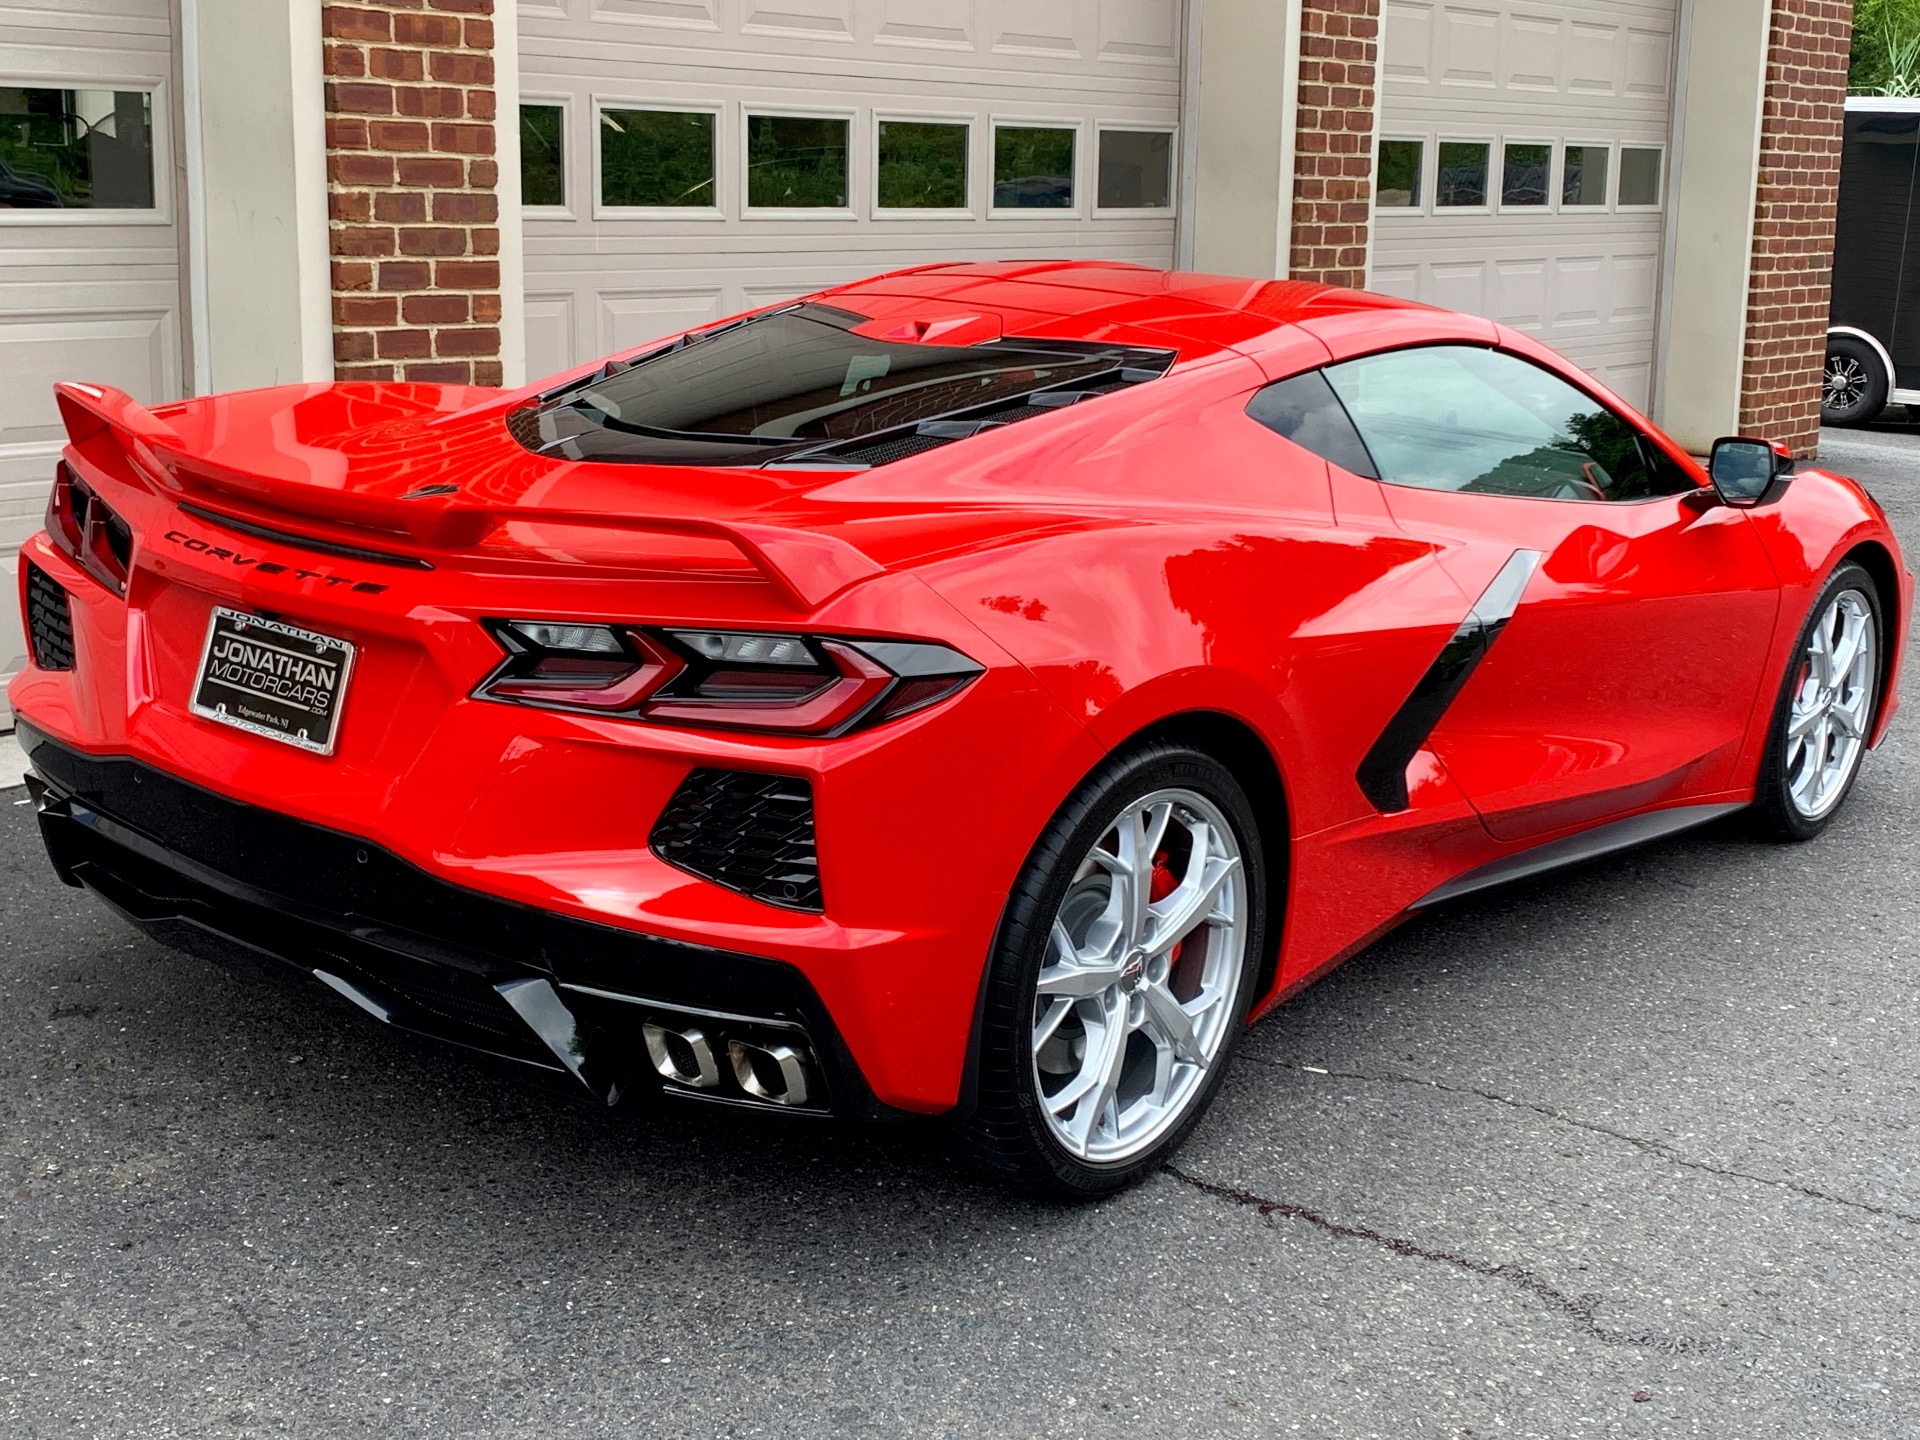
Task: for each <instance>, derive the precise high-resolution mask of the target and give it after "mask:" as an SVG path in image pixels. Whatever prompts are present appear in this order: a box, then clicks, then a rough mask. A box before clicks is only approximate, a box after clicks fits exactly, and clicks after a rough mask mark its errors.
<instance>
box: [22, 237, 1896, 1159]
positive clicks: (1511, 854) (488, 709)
mask: <svg viewBox="0 0 1920 1440" xmlns="http://www.w3.org/2000/svg"><path fill="white" fill-rule="evenodd" d="M58 398H59V405H60V409H61V412H62V415H63V417H64V420H65V424H66V428H67V431H68V435H69V444H68V445H67V447H66V449H65V452H64V455H63V457H62V459H61V460H60V462H59V465H58V470H57V475H56V477H55V480H54V486H53V493H52V499H51V502H50V504H49V508H48V511H47V521H46V529H45V530H44V532H43V533H41V534H39V535H37V536H35V537H34V538H33V539H32V540H31V541H30V542H29V543H28V544H27V545H26V546H25V548H24V550H23V552H22V556H21V563H20V567H19V573H20V594H21V601H22V604H23V606H24V609H25V615H26V621H27V628H28V634H29V637H30V645H31V652H32V654H31V664H30V665H29V667H28V668H27V669H26V670H25V671H24V672H23V673H22V674H21V675H20V676H19V677H18V678H17V679H16V680H15V681H14V682H13V685H12V688H11V692H10V695H11V699H12V702H13V706H14V709H15V711H16V713H17V715H18V717H19V725H20V734H21V736H22V739H23V742H24V745H25V748H26V751H27V754H28V757H29V759H30V761H31V765H32V770H33V774H32V777H31V781H30V783H31V787H32V791H33V795H34V798H35V800H36V803H37V805H38V809H39V820H40V825H41V828H42V832H43V835H44V838H45V842H46V847H47V851H48V853H49V855H50V857H51V859H52V863H53V866H54V868H55V869H56V870H57V871H58V873H59V875H60V877H61V878H62V879H64V880H66V881H67V882H68V883H70V884H74V885H82V886H86V887H89V888H91V889H92V890H94V891H96V892H98V894H99V895H100V896H101V897H102V898H103V899H105V900H106V901H107V902H108V903H109V904H110V905H112V906H114V907H115V908H116V909H118V910H119V911H120V912H122V913H123V914H124V915H126V916H127V917H128V918H130V919H131V920H132V921H134V922H135V923H136V924H138V925H140V926H142V927H144V928H145V929H146V930H147V931H149V932H151V933H152V934H153V935H155V936H157V937H159V938H160V939H161V940H163V941H166V942H168V943H170V944H173V945H175V946H178V947H180V948H183V949H187V950H191V951H195V952H200V953H203V954H208V955H210V956H213V957H214V958H221V959H225V958H237V957H243V956H245V957H265V958H267V959H269V960H270V961H274V962H284V964H285V965H287V966H291V967H293V969H294V971H296V972H298V983H301V984H307V985H310V986H311V987H312V992H313V994H314V995H315V996H316V997H318V996H325V995H331V996H334V997H338V998H339V999H340V1000H341V1001H343V1002H348V1003H351V1004H352V1005H355V1006H357V1007H359V1009H361V1010H363V1011H365V1012H367V1013H368V1014H370V1015H372V1016H375V1017H377V1018H378V1019H379V1020H382V1021H385V1022H387V1023H388V1024H391V1025H394V1026H398V1027H402V1028H405V1029H407V1030H411V1031H415V1032H420V1033H424V1034H427V1035H431V1036H435V1037H438V1038H440V1039H443V1040H447V1041H452V1042H455V1043H457V1044H461V1045H465V1046H469V1047H472V1048H474V1049H478V1050H481V1051H485V1052H488V1053H490V1054H492V1055H495V1056H499V1057H504V1058H505V1059H506V1060H508V1061H511V1062H516V1063H517V1064H519V1065H521V1066H525V1067H528V1068H529V1069H531V1070H539V1071H548V1072H551V1073H552V1076H553V1077H554V1079H555V1080H556V1081H558V1082H560V1083H565V1084H567V1085H569V1086H571V1085H574V1084H575V1082H576V1081H577V1082H578V1084H579V1085H582V1086H584V1087H586V1089H587V1090H588V1091H591V1092H592V1093H593V1094H594V1095H595V1096H598V1097H599V1098H600V1099H602V1100H604V1101H606V1102H608V1103H623V1102H642V1101H646V1100H648V1099H650V1098H653V1097H659V1098H661V1099H663V1100H668V1101H681V1100H685V1101H706V1102H715V1103H720V1104H727V1105H735V1106H747V1107H757V1108H760V1109H765V1110H774V1111H783V1112H787V1113H791V1114H796V1115H801V1114H804V1115H826V1114H839V1115H845V1116H854V1117H865V1118H873V1119H877V1118H883V1117H889V1116H902V1115H935V1114H950V1115H952V1116H953V1117H954V1120H955V1128H956V1130H957V1131H958V1132H959V1133H960V1134H962V1135H964V1136H965V1137H966V1138H967V1139H968V1140H969V1141H970V1143H971V1144H972V1146H973V1147H974V1149H975V1150H976V1152H977V1153H978V1154H979V1155H980V1156H981V1157H982V1158H983V1159H985V1160H986V1161H987V1162H988V1163H989V1164H990V1165H992V1166H994V1167H997V1168H998V1169H999V1170H1000V1171H1002V1172H1003V1173H1005V1174H1007V1175H1008V1176H1010V1177H1011V1178H1013V1179H1014V1180H1015V1181H1016V1182H1017V1183H1021V1184H1024V1185H1026V1186H1028V1187H1030V1188H1033V1189H1036V1190H1039V1191H1044V1192H1049V1193H1053V1194H1059V1195H1067V1196H1091V1195H1098V1194H1102V1193H1106V1192H1108V1191H1111V1190H1113V1189H1116V1188H1118V1187H1119V1186H1121V1185H1124V1184H1126V1183H1127V1182H1129V1181H1130V1180H1133V1179H1135V1178H1136V1177H1138V1176H1139V1175H1141V1174H1143V1173H1144V1172H1145V1171H1146V1170H1148V1169H1149V1168H1150V1167H1152V1166H1153V1165H1155V1164H1156V1163H1157V1162H1158V1161H1159V1160H1160V1159H1161V1158H1162V1157H1163V1156H1165V1155H1166V1154H1167V1153H1168V1152H1169V1151H1170V1150H1171V1149H1172V1147H1174V1146H1175V1145H1177V1144H1178V1143H1179V1142H1180V1141H1181V1139H1182V1137H1183V1136H1184V1135H1185V1134H1186V1133H1187V1132H1188V1131H1189V1130H1190V1129H1191V1128H1192V1127H1193V1125H1194V1124H1195V1123H1196V1122H1197V1120H1198V1119H1199V1117H1200V1115H1201V1114H1202V1112H1203V1111H1204V1109H1205V1108H1206V1106H1207V1104H1208V1102H1209V1101H1210V1099H1211V1098H1212V1096H1213V1094H1214V1092H1215V1091H1216V1090H1217V1088H1218V1086H1219V1084H1220V1081H1221V1076H1222V1073H1223V1071H1224V1069H1225V1067H1226V1065H1227V1063H1228V1061H1229V1059H1230V1058H1231V1056H1232V1054H1233V1051H1234V1048H1235V1045H1236V1042H1237V1040H1238V1037H1239V1036H1240V1034H1241V1033H1242V1032H1243V1031H1244V1030H1245V1028H1246V1025H1247V1023H1248V1021H1249V1019H1250V1018H1254V1017H1257V1016H1259V1015H1260V1014H1261V1013H1263V1012H1265V1011H1267V1010H1269V1009H1271V1008H1272V1007H1273V1006H1275V1005H1277V1004H1279V1003H1280V1002H1281V1001H1283V1000H1284V999H1286V997H1287V996H1289V995H1291V994H1293V993H1294V992H1295V991H1297V990H1299V989H1300V988H1301V987H1302V986H1304V985H1306V984H1307V983H1309V982H1310V981H1312V980H1313V979H1314V978H1315V977H1317V976H1319V975H1321V974H1322V973H1324V972H1325V971H1326V970H1328V969H1329V968H1330V967H1331V966H1333V965H1335V964H1337V963H1338V962H1339V961H1340V960H1342V959H1343V958H1345V957H1346V956H1349V955H1351V954H1353V953H1354V952H1355V951H1356V950H1357V949H1359V948H1360V947H1362V946H1364V945H1366V944H1367V943H1368V942H1369V941H1370V940H1372V939H1373V938H1375V937H1377V936H1379V935H1380V934H1382V933H1383V932H1385V931H1386V930H1387V929H1388V928H1390V927H1391V926H1393V925H1395V924H1396V923H1398V922H1400V921H1401V920H1403V919H1405V918H1406V917H1408V916H1410V915H1414V914H1417V913H1419V912H1420V911H1421V910H1422V909H1423V908H1424V907H1428V906H1432V905H1435V904H1438V903H1440V902H1442V901H1446V900H1450V899H1452V898H1454V897H1458V896H1461V895H1465V894H1469V893H1471V892H1473V891H1476V890H1480V889H1482V888H1484V887H1487V886H1491V885H1496V884H1499V883H1502V882H1506V881H1511V880H1514V879H1517V878H1520V877H1524V876H1529V875H1533V874H1536V873H1538V872H1541V871H1544V870H1546V869H1548V868H1550V867H1554V866H1558V865H1564V864H1567V863H1571V862H1575V861H1581V860H1586V859H1590V858H1592V857H1595V856H1598V855H1601V854H1604V853H1606V852H1609V851H1612V850H1616V849H1619V848H1621V847H1623V846H1627V845H1630V844H1634V843H1638V842H1641V841H1645V840H1649V839H1652V838H1654V837H1658V836H1662V835H1668V834H1671V833H1674V832H1677V831H1680V830H1682V829H1685V828H1686V827H1689V826H1694V825H1699V824H1702V823H1704V822H1707V821H1710V820H1714V819H1716V818H1718V817H1721V816H1728V815H1732V814H1734V813H1735V812H1742V811H1744V812H1746V814H1747V816H1748V818H1749V819H1750V820H1751V821H1752V823H1753V825H1754V826H1755V827H1756V828H1757V829H1759V830H1760V831H1762V832H1765V833H1767V834H1771V835H1773V836H1776V837H1780V838H1786V839H1795V840H1805V839H1809V838H1811V837H1813V836H1815V835H1817V834H1818V833H1819V832H1820V831H1821V830H1822V829H1823V828H1824V827H1825V826H1826V825H1827V824H1828V823H1829V822H1830V821H1831V820H1832V818H1833V816H1834V814H1835V812H1836V810H1837V809H1838V808H1839V807H1840V805H1841V803H1842V802H1843V801H1844V800H1845V798H1846V795H1847V792H1848V790H1849V788H1850V787H1851V786H1852V785H1853V783H1854V780H1855V777H1856V775H1857V774H1858V772H1859V769H1860V766H1861V762H1862V758H1863V756H1864V754H1865V752H1866V751H1867V750H1868V749H1870V748H1872V747H1873V746H1875V745H1877V744H1878V743H1879V741H1880V739H1881V737H1882V736H1883V735H1884V734H1885V733H1886V730H1887V726H1888V723H1889V721H1890V720H1891V718H1892V716H1893V711H1894V708H1895V704H1896V681H1897V673H1898V668H1899V657H1900V653H1901V646H1902V641H1903V638H1904V627H1905V624H1906V617H1907V614H1908V611H1909V608H1910V603H1911V598H1912V577H1911V575H1910V574H1909V573H1908V571H1907V568H1906V565H1905V563H1904V561H1903V560H1902V558H1901V555H1900V550H1899V547H1898V544H1897V543H1896V541H1895V539H1894V536H1893V534H1892V533H1891V531H1890V530H1889V528H1888V525H1887V521H1886V518H1885V516H1884V514H1883V513H1882V511H1881V509H1880V507H1879V506H1878V505H1877V504H1876V503H1875V501H1874V500H1873V499H1872V497H1871V496H1869V495H1868V494H1867V493H1866V492H1865V491H1863V490H1862V489H1861V488H1860V487H1859V486H1858V485H1856V484H1854V483H1853V482H1852V481H1850V480H1847V479H1843V478H1841V477H1839V476H1836V475H1832V474H1828V473H1825V472H1823V471H1820V470H1817V469H1812V468H1806V467H1800V468H1796V467H1795V465H1794V463H1793V461H1792V459H1791V457H1790V455H1789V454H1788V453H1787V452H1786V451H1785V450H1784V449H1783V448H1782V447H1779V446H1777V445H1774V444H1772V443H1769V442H1768V441H1766V440H1756V439H1746V438H1739V437H1731V438H1729V439H1726V440H1723V441H1721V442H1719V443H1718V444H1717V445H1716V446H1715V447H1714V452H1713V454H1712V456H1711V458H1710V463H1709V465H1707V466H1706V467H1702V466H1701V465H1699V464H1697V463H1696V462H1695V461H1694V460H1693V459H1691V458H1689V457H1688V455H1687V454H1686V453H1685V452H1684V451H1683V450H1682V449H1680V448H1679V447H1678V446H1676V445H1675V444H1674V443H1673V442H1671V441H1670V440H1669V439H1667V438H1666V437H1665V436H1663V435H1662V434H1661V433H1660V432H1659V431H1658V430H1657V429H1655V428H1654V427H1653V426H1652V425H1651V424H1650V423H1649V422H1648V421H1647V420H1645V419H1644V418H1643V417H1641V416H1640V415H1638V414H1637V413H1635V412H1634V410H1633V409H1631V408H1630V407H1629V406H1628V405H1626V404H1624V403H1623V402H1622V401H1621V400H1619V399H1618V398H1617V397H1615V396H1613V395H1611V394H1609V393H1608V392H1607V391H1606V390H1604V389H1602V388H1601V387H1600V386H1599V385H1597V384H1596V383H1595V382H1594V381H1593V380H1592V379H1591V378H1590V377H1588V376H1587V375H1585V374H1584V373H1582V372H1581V371H1579V370H1577V369H1575V368H1574V367H1572V366H1571V365H1569V364H1567V363H1566V362H1565V361H1563V360H1561V359H1560V358H1558V357H1557V356H1555V355H1554V354H1552V353H1551V352H1549V351H1548V350H1546V349H1544V348H1543V347H1542V346H1540V345H1539V344H1537V343H1536V342H1535V341H1533V340H1531V339H1529V338H1527V337H1526V336H1524V335H1521V334H1518V333H1516V332H1514V331H1512V330H1509V329H1506V328H1503V327H1501V326H1499V325H1496V324H1493V323H1491V322H1489V321H1486V320H1480V319H1474V318H1471V317H1468V316H1464V315H1456V314H1450V313H1447V312H1444V311H1438V310H1433V309H1429V308H1425V307H1422V306H1417V305H1412V304H1408V303H1403V302H1401V301H1398V300H1393V299H1388V298H1384V297H1381V296H1377V295H1370V294H1365V293H1360V292H1355V291H1349V290H1338V289H1330V288H1326V287H1321V286H1316V285H1310V284H1304V283H1294V282H1260V281H1245V280H1233V279H1225V278H1221V277H1217V276H1204V275H1189V274H1170V273H1164V272H1161V271H1155V270H1149V269H1143V268H1138V267H1133V266H1127V265H1120V264H1105V263H1094V264H1087V263H1077V264H1068V263H1039V262H1033V263H997V264H976V265H934V266H928V267H924V268H920V269H916V270H911V271H905V272H900V273H896V274H891V275H885V276H881V277H879V278H877V279H873V280H869V281H864V282H861V283H858V284H852V285H847V286H844V287H841V288H838V289H834V290H830V291H826V292H823V293H821V294H818V295H814V296H811V297H809V298H807V299H805V300H802V301H798V302H795V303H791V304H785V305H780V306H776V307H771V308H768V309H765V310H761V311H758V312H756V313H753V314H750V315H746V316H743V317H740V318H737V319H732V320H728V321H725V322H723V323H718V324H714V325H711V326H708V327H706V328H703V329H698V330H694V331H690V332H688V333H686V334H682V335H679V336H675V337H672V338H670V339H666V340H663V341H660V342H658V343H655V344H652V345H649V346H647V347H645V348H643V349H640V350H637V351H633V352H630V353H625V354H621V355H618V356H615V357H614V358H612V359H609V360H607V361H605V362H603V363H598V364H595V365H592V366H588V367H583V368H581V369H579V370H576V371H574V372H572V373H569V374H565V375H562V376H559V377H556V378H554V379H551V380H548V381H546V382H544V383H542V384H540V385H537V386H532V387H529V388H526V389H522V390H516V391H512V392H502V391H498V390H489V389H472V388H463V387H458V386H443V385H427V384H409V383H385V384H380V383H353V384H310V385H296V386H287V387H281V388H277V389H268V390H259V391H253V392H248V393H242V394H230V395H217V396H211V397H206V398H201V399H195V400H188V401H183V402H180V403H178V404H169V405H163V406H158V407H155V408H152V409H148V408H143V407H142V406H140V405H138V404H136V403H134V402H133V401H132V400H131V399H129V397H128V396H126V395H125V394H122V393H120V392H119V391H116V390H113V389H111V388H108V387H105V386H101V385H89V384H80V383H70V384H64V385H62V386H60V387H59V392H58ZM569 1077H571V1078H569Z"/></svg>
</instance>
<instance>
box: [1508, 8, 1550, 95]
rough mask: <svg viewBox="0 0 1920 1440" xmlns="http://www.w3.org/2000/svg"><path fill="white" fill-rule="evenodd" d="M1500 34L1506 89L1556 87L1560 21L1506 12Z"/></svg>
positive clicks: (1544, 16)
mask: <svg viewBox="0 0 1920 1440" xmlns="http://www.w3.org/2000/svg"><path fill="white" fill-rule="evenodd" d="M1504 20H1505V24H1504V26H1503V27H1502V32H1503V33H1502V34H1501V37H1500V53H1501V59H1502V74H1503V76H1504V77H1505V80H1504V83H1505V85H1506V87H1507V89H1509V90H1547V91H1552V90H1557V89H1558V88H1559V83H1560V65H1561V60H1560V47H1561V32H1562V30H1563V28H1564V27H1563V25H1562V23H1561V22H1560V21H1559V20H1557V19H1555V18H1553V17H1552V16H1546V15H1507V16H1505V17H1504Z"/></svg>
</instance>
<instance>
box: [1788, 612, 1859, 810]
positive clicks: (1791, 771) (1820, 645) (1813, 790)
mask: <svg viewBox="0 0 1920 1440" xmlns="http://www.w3.org/2000/svg"><path fill="white" fill-rule="evenodd" d="M1877 640H1878V637H1877V636H1876V635H1875V633H1874V627H1873V611H1872V609H1871V608H1870V607H1869V606H1868V604H1867V597H1866V596H1864V595H1862V594H1861V593H1860V592H1859V591H1858V590H1842V591H1841V592H1840V593H1839V594H1838V595H1835V596H1834V597H1833V599H1832V600H1830V601H1828V602H1827V608H1826V609H1825V610H1823V611H1822V612H1821V614H1820V620H1819V623H1818V624H1816V625H1815V626H1814V627H1813V630H1812V631H1811V632H1810V633H1809V635H1808V636H1807V648H1806V650H1805V652H1804V653H1803V654H1802V656H1801V658H1800V679H1799V683H1798V684H1797V685H1796V687H1795V689H1794V692H1793V702H1792V705H1791V707H1790V708H1789V710H1788V712H1787V745H1786V750H1787V797H1788V799H1789V800H1791V801H1792V803H1793V808H1794V809H1795V810H1797V811H1799V812H1800V814H1802V815H1803V816H1805V817H1806V818H1807V819H1809V820H1818V819H1819V818H1820V817H1821V816H1823V815H1825V814H1826V813H1827V812H1828V811H1829V810H1831V809H1833V807H1834V806H1835V805H1837V804H1839V803H1840V797H1841V796H1842V795H1844V794H1845V793H1846V789H1847V782H1848V781H1849V780H1851V779H1852V778H1853V772H1854V770H1855V769H1856V768H1857V767H1858V766H1859V764H1860V756H1861V753H1862V752H1863V751H1864V750H1865V748H1866V744H1867V727H1868V726H1869V725H1870V724H1872V722H1873V692H1874V687H1875V684H1876V683H1877V681H1878V679H1879V675H1880V671H1879V668H1878V656H1877V655H1876V653H1875V652H1876V650H1877V648H1878V644H1877Z"/></svg>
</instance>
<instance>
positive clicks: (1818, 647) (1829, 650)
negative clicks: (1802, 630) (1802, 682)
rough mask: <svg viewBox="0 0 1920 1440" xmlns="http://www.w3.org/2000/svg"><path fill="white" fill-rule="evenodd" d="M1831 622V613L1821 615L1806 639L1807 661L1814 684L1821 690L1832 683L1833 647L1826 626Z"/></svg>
mask: <svg viewBox="0 0 1920 1440" xmlns="http://www.w3.org/2000/svg"><path fill="white" fill-rule="evenodd" d="M1832 622H1833V616H1832V614H1831V613H1829V614H1826V615H1822V616H1821V617H1820V623H1819V624H1818V625H1816V626H1814V628H1813V634H1812V635H1811V636H1809V637H1808V639H1807V663H1808V665H1809V667H1810V668H1811V670H1812V672H1813V680H1814V684H1815V685H1816V686H1818V687H1819V688H1820V689H1823V690H1824V689H1827V688H1829V687H1831V686H1832V684H1833V647H1832V643H1831V641H1829V639H1828V638H1827V626H1828V625H1830V624H1831V623H1832Z"/></svg>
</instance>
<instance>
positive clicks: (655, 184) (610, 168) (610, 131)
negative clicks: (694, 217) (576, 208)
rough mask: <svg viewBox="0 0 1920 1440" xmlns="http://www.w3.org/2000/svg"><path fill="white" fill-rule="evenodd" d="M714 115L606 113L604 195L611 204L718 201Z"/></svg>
mask: <svg viewBox="0 0 1920 1440" xmlns="http://www.w3.org/2000/svg"><path fill="white" fill-rule="evenodd" d="M713 119H714V117H713V116H712V115H711V114H706V113H702V112H699V111H681V110H602V111H601V112H600V199H601V202H602V203H603V204H607V205H696V206H698V205H716V204H718V203H719V201H718V200H717V198H716V197H715V195H714V189H713Z"/></svg>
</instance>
